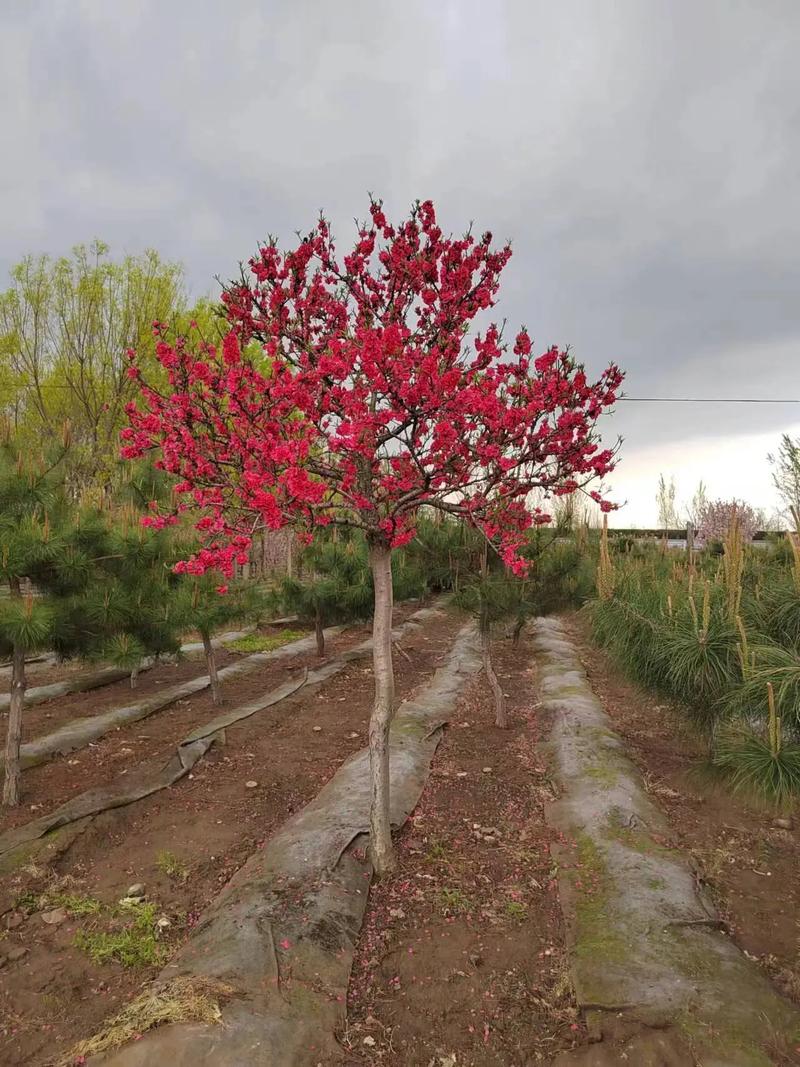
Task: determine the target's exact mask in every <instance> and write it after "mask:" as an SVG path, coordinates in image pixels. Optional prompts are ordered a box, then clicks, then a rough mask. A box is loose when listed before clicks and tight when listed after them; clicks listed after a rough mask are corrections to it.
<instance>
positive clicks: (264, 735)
mask: <svg viewBox="0 0 800 1067" xmlns="http://www.w3.org/2000/svg"><path fill="white" fill-rule="evenodd" d="M408 610H409V611H411V610H414V608H413V607H410V608H409V609H408ZM461 625H463V619H460V618H459V617H457V616H455V615H452V614H447V615H444V616H439V617H436V618H433V619H431V620H428V621H427V622H426V623H424V624H423V626H422V627H421V628H420V629H418V630H415V631H413V632H412V633H410V634H408V635H407V636H406V637H404V638H403V639H402V641H401V646H402V648H403V650H404V651H405V652H406V653H407V654H408V656H409V657H410V659H406V657H405V656H403V655H398V656H397V657H396V660H395V669H396V674H397V691H398V699H405V698H407V697H409V696H410V695H411V694H413V693H414V692H415V691H416V689H418V688H419V687H420V686H421V685H423V684H425V682H426V681H427V680H428V679H429V677H430V676H431V674H432V673H433V671H434V670H435V669H436V666H437V665H438V663H440V662H441V661H442V660H443V659H444V658H445V656H446V654H447V650H448V648H449V646H450V645H451V643H452V640H453V638H454V636H455V633H456V631H457V630H458V628H459V627H460V626H461ZM363 637H364V633H363V632H362V633H357V632H355V631H352V632H350V633H349V634H348V643H355V641H356V639H363ZM317 662H318V661H317ZM300 667H301V662H299V661H298V660H293V661H291V665H288V664H285V665H284V666H283V667H280V666H279V665H277V664H276V665H275V667H273V666H270V667H269V668H267V669H266V670H259V671H258V672H256V673H255V674H254V675H253V676H251V677H248V678H244V679H240V680H238V681H235V682H232V683H231V685H230V686H229V690H228V693H227V697H228V700H229V702H230V704H231V705H234V704H235V703H241V702H242V701H244V700H247V699H249V698H252V697H253V696H255V695H256V694H258V693H262V692H265V691H267V690H268V689H270V688H272V687H273V685H275V684H277V682H279V681H280V680H282V678H281V676H280V675H279V674H278V673H274V672H276V671H283V672H284V673H283V676H282V677H285V676H286V672H287V671H288V670H291V671H296V670H297V669H298V668H300ZM202 700H208V704H207V705H205V704H203V705H202V707H201V703H202V702H201V700H200V699H196V700H193V701H192V705H193V712H192V714H191V716H190V717H189V716H188V715H187V719H186V720H185V721H184V722H183V728H182V729H181V730H178V731H177V733H178V734H179V735H180V736H182V735H183V733H184V732H185V728H186V726H188V725H189V724H190V723H191V724H197V723H201V722H204V721H205V720H206V719H207V718H210V717H211V715H212V714H213V711H212V705H211V704H210V697H206V696H204V697H203V698H202ZM371 703H372V670H371V666H370V663H369V659H365V660H364V661H363V662H358V663H355V664H352V665H350V666H348V667H347V668H346V669H345V670H344V671H343V672H342V673H341V674H339V675H337V676H336V677H335V678H333V679H331V681H330V682H328V683H327V684H325V685H324V686H323V687H322V688H321V689H318V690H312V691H303V690H300V691H299V692H298V693H297V694H296V695H294V696H292V697H290V698H289V699H287V700H286V701H282V702H281V703H280V704H279V705H276V706H275V707H273V708H269V709H267V710H265V711H264V712H261V713H259V714H257V715H255V716H253V717H252V718H250V719H247V720H244V721H242V722H241V723H239V724H237V725H236V726H234V727H231V728H229V729H228V731H227V736H226V741H225V744H224V745H221V746H214V747H213V748H212V749H211V750H210V751H209V753H208V755H207V756H206V757H205V758H204V759H203V760H202V761H201V762H200V763H199V764H198V765H197V766H196V767H195V769H194V771H193V773H192V774H190V775H188V776H187V777H186V778H184V779H182V780H181V781H180V782H179V783H177V784H176V785H175V786H173V787H172V788H171V789H167V790H163V791H162V792H160V793H158V794H155V795H154V796H152V797H149V798H147V799H145V800H142V801H140V802H138V803H135V804H132V805H130V806H129V807H127V808H123V809H117V810H115V811H111V812H106V813H104V814H103V815H101V816H98V817H96V818H95V819H94V820H92V821H91V822H90V824H89V826H88V828H87V829H86V830H85V831H84V832H83V833H82V834H81V835H80V836H79V837H78V838H77V840H76V841H75V842H74V843H73V844H72V846H71V847H70V848H69V850H68V851H67V852H66V853H65V854H64V855H62V856H61V857H60V859H58V860H56V861H55V863H54V866H53V867H52V868H50V869H40V868H37V867H35V866H34V867H30V866H29V867H28V868H23V869H22V870H21V871H19V872H17V874H16V875H15V876H13V878H12V879H11V880H10V881H12V884H13V889H14V892H15V893H16V894H17V897H18V898H19V897H21V896H22V895H23V894H28V897H27V899H28V900H31V899H32V897H35V895H36V894H41V893H42V892H45V891H48V892H51V893H52V892H53V891H61V892H65V891H66V892H69V893H70V894H72V895H73V896H82V897H91V898H95V899H98V900H100V901H102V902H103V903H104V904H107V905H113V904H114V903H115V902H116V901H118V900H119V899H120V898H121V897H122V896H124V895H125V892H126V890H127V888H128V887H129V886H130V885H131V884H132V883H135V882H140V883H144V884H145V886H146V893H147V898H148V900H150V901H153V902H154V903H155V905H156V907H157V909H158V913H159V915H161V914H163V915H164V916H166V917H167V918H168V919H169V920H170V924H171V925H170V927H169V930H168V932H167V935H166V939H165V943H164V948H165V954H167V953H169V952H170V951H172V950H174V949H175V948H176V947H177V946H178V945H179V944H180V943H181V941H182V940H183V939H184V938H185V937H186V936H187V934H188V932H189V931H190V930H191V928H192V926H193V925H194V924H195V923H196V921H197V918H198V916H199V914H200V913H201V912H202V911H203V909H205V908H206V907H207V906H208V904H209V903H210V902H211V901H212V900H213V899H214V898H215V896H216V895H217V893H218V892H219V890H220V889H221V888H222V887H223V886H224V885H225V883H226V882H227V881H228V880H229V879H230V877H231V875H232V874H233V873H234V872H235V871H236V870H237V869H238V868H239V867H240V866H241V864H242V863H243V862H244V861H245V860H246V859H247V857H248V856H249V855H250V854H251V853H252V852H253V851H254V850H255V849H257V848H259V847H261V846H263V844H264V842H265V841H266V839H267V838H268V837H269V835H270V834H271V833H272V832H273V831H274V830H275V829H276V828H277V827H278V826H279V825H280V824H281V822H282V821H283V820H284V819H286V817H287V816H288V815H289V814H290V813H291V812H293V811H295V810H296V809H297V808H299V807H301V806H302V805H304V804H305V803H307V802H308V801H309V800H310V799H311V798H312V797H313V796H314V795H315V794H316V793H317V792H318V791H319V789H320V788H321V786H322V785H323V784H324V783H325V782H326V781H327V780H328V779H329V778H330V777H331V776H332V775H333V774H334V772H335V771H336V770H337V768H338V767H339V765H340V764H341V763H342V762H343V761H344V760H345V759H346V758H347V757H348V756H350V755H351V754H352V753H353V752H354V751H356V750H358V749H359V748H361V747H363V746H364V745H365V744H366V737H367V721H368V717H369V712H370V708H371ZM184 714H185V709H180V711H179V715H184ZM166 723H167V717H165V716H164V713H158V714H156V715H155V716H154V717H153V718H152V719H149V720H146V721H145V722H142V723H138V724H134V727H133V728H132V729H131V730H130V731H128V730H127V729H126V730H124V731H119V732H117V733H115V734H113V735H110V736H109V737H108V738H105V739H103V741H102V742H101V743H100V744H99V745H98V746H97V747H93V748H91V750H89V751H86V750H85V751H84V752H83V753H76V754H75V755H77V756H78V757H80V758H81V763H80V765H79V766H78V768H75V767H73V766H70V765H69V763H68V762H67V761H66V760H59V761H56V763H54V764H50V765H47V766H46V767H43V768H36V769H34V770H32V771H28V772H26V773H25V786H26V789H27V790H29V796H32V795H35V793H36V791H37V789H38V790H39V798H40V801H41V802H42V803H43V804H46V805H47V806H51V805H52V804H54V803H56V792H55V791H56V790H58V789H60V790H62V791H63V793H65V794H66V793H69V790H70V789H74V791H78V790H83V789H86V788H88V787H90V786H92V785H95V784H99V783H100V782H102V781H107V780H109V778H110V777H113V776H114V774H115V773H119V772H118V771H115V770H113V767H114V763H115V760H116V767H117V768H118V767H119V762H120V760H121V756H120V750H121V749H122V748H132V747H133V746H132V738H131V736H130V734H133V737H134V738H138V740H139V741H141V742H142V744H141V745H138V744H137V745H136V748H135V750H134V752H133V753H131V754H130V755H128V756H126V757H125V758H127V759H129V760H131V761H133V762H138V761H139V760H141V758H142V754H143V753H150V754H151V756H152V758H156V756H157V753H158V751H159V750H163V751H164V755H165V757H166V754H167V751H166V750H167V748H168V745H167V737H166V734H165V735H163V736H162V735H161V734H160V733H159V735H158V736H159V738H160V742H159V744H158V745H152V744H151V742H153V741H154V740H155V737H156V730H158V731H160V730H161V729H162V728H163V729H165V730H166V728H167V727H166ZM140 735H145V736H143V737H142V736H140ZM149 735H152V736H149ZM170 739H171V735H170ZM115 746H116V756H115V755H114V753H115ZM100 750H101V751H102V752H103V753H104V755H103V756H102V758H101V755H100ZM37 771H42V772H44V773H43V774H42V776H41V777H40V778H39V779H36V780H35V778H34V776H35V775H36V773H37ZM48 771H49V772H50V776H51V777H48V776H47V772H48ZM70 775H72V777H73V778H74V779H77V782H75V783H74V784H72V785H71V784H70ZM28 776H30V777H28ZM253 782H254V783H256V784H255V785H254V786H252V787H251V786H249V785H248V783H253ZM62 799H63V796H62ZM18 916H21V917H22V922H20V923H19V925H14V924H15V923H18V922H19V919H18V918H17V917H18ZM9 921H10V922H11V924H12V928H11V929H8V930H7V931H6V933H5V937H4V939H3V940H2V942H0V953H7V952H8V950H9V948H20V947H21V948H26V949H27V950H28V952H27V954H26V955H25V956H24V958H22V959H21V960H18V961H14V962H8V963H7V964H6V965H5V966H4V967H3V969H2V971H0V1064H8V1065H11V1064H13V1065H15V1067H28V1065H31V1067H33V1065H39V1067H43V1065H45V1064H48V1063H50V1062H51V1061H53V1060H54V1059H57V1058H58V1057H59V1055H61V1056H63V1054H64V1052H65V1050H67V1049H69V1048H70V1047H71V1046H72V1045H73V1044H74V1043H75V1041H77V1040H79V1039H80V1038H84V1037H87V1036H89V1035H90V1034H91V1033H92V1032H93V1031H94V1030H96V1029H97V1027H98V1026H99V1024H100V1023H101V1022H102V1021H103V1020H104V1019H105V1018H106V1017H107V1016H109V1015H110V1014H112V1013H113V1012H114V1011H116V1010H118V1009H119V1007H120V1006H121V1005H122V1004H124V1003H127V1002H128V1001H129V1000H130V999H131V998H132V997H133V996H135V995H136V993H137V992H138V991H139V990H140V988H141V987H142V986H143V985H145V984H146V983H147V982H148V981H150V980H152V978H153V977H154V975H155V974H156V973H157V971H158V970H159V969H160V966H161V965H162V964H163V960H162V961H161V962H160V963H159V964H154V965H153V966H145V967H131V968H127V969H126V968H124V967H122V966H121V965H120V964H117V963H113V962H112V963H107V964H101V965H98V964H94V963H92V962H91V961H90V960H89V958H88V957H87V956H86V955H85V954H84V953H83V952H81V951H80V950H79V949H78V948H77V947H76V946H75V944H74V941H75V935H76V931H77V930H78V929H88V930H91V929H93V928H96V929H101V930H104V929H108V928H109V927H108V919H107V918H106V917H105V916H104V915H101V916H100V917H92V916H89V917H85V918H82V919H81V918H74V917H72V916H68V917H67V919H66V920H65V921H64V922H62V923H61V924H60V925H56V926H49V925H47V924H45V923H44V922H43V920H42V918H41V914H40V913H37V912H34V913H32V914H27V911H26V909H25V908H22V907H20V908H18V909H17V911H16V912H9V913H7V914H6V915H5V917H4V919H3V920H2V924H0V925H7V924H8V923H9Z"/></svg>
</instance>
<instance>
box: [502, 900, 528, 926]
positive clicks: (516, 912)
mask: <svg viewBox="0 0 800 1067" xmlns="http://www.w3.org/2000/svg"><path fill="white" fill-rule="evenodd" d="M506 915H507V916H508V917H509V919H513V920H514V921H516V922H522V920H523V919H525V918H526V917H527V915H528V905H527V904H523V903H522V901H520V900H507V901H506Z"/></svg>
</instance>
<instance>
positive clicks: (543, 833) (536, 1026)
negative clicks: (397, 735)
mask: <svg viewBox="0 0 800 1067" xmlns="http://www.w3.org/2000/svg"><path fill="white" fill-rule="evenodd" d="M493 658H494V662H495V666H496V670H497V674H498V676H499V678H500V681H501V684H502V686H503V690H504V692H506V693H507V694H508V710H509V715H510V727H509V728H508V729H507V730H499V729H497V728H496V727H495V726H494V725H493V713H492V710H491V709H492V699H491V694H490V691H489V687H488V684H487V682H486V680H485V677H484V676H483V674H480V675H478V676H477V677H476V679H475V680H474V682H473V683H472V684H471V686H470V689H469V691H468V692H467V694H466V695H465V698H464V700H463V702H462V704H461V706H460V709H459V712H458V714H457V716H456V717H455V718H454V721H453V723H452V724H451V726H450V727H448V729H447V731H446V734H445V737H444V739H443V741H442V743H441V745H440V746H439V750H438V753H437V757H436V760H435V763H434V767H433V772H432V776H431V778H430V780H429V782H428V786H427V787H426V790H425V793H424V795H423V798H422V801H421V803H420V805H419V806H418V808H417V810H416V812H415V814H414V815H413V817H412V819H411V820H410V821H409V823H408V824H407V827H406V829H405V830H404V831H403V833H402V834H401V835H400V837H399V839H398V858H399V869H398V871H397V873H396V876H395V877H393V878H392V879H391V880H390V881H387V882H386V883H383V884H381V883H379V884H377V885H375V886H373V889H372V891H371V895H370V901H369V904H368V908H367V915H366V919H365V923H364V926H363V929H362V935H361V939H360V943H359V947H358V951H357V955H356V959H355V963H354V967H353V974H352V979H351V985H350V991H349V996H348V1026H347V1029H346V1030H345V1032H344V1033H342V1034H341V1035H340V1042H341V1044H342V1046H343V1047H344V1049H345V1050H348V1051H349V1054H350V1056H349V1059H348V1060H347V1062H348V1063H352V1064H353V1065H362V1064H382V1065H387V1067H431V1065H433V1067H440V1065H441V1067H450V1065H455V1064H458V1067H493V1065H496V1067H500V1065H502V1067H528V1065H532V1064H541V1063H549V1062H550V1061H551V1059H552V1057H553V1056H554V1055H555V1054H556V1053H557V1052H559V1051H560V1050H564V1049H569V1048H573V1047H575V1046H576V1045H578V1044H581V1043H583V1042H584V1041H585V1040H586V1035H585V1031H584V1029H583V1027H582V1025H581V1024H580V1022H579V1020H578V1018H577V1013H576V1010H575V1007H574V1005H573V1002H572V996H571V990H570V987H569V981H568V979H567V972H566V962H565V954H564V947H563V931H562V924H561V914H560V910H559V905H558V897H557V894H556V890H555V883H554V881H553V871H552V863H551V859H550V855H549V847H550V844H551V842H552V841H553V839H554V834H553V833H552V831H551V830H549V829H548V827H547V826H546V825H545V821H544V812H543V805H544V803H545V802H546V801H547V800H548V799H551V798H552V794H551V791H550V787H549V784H548V774H547V770H546V768H545V767H544V766H542V765H541V764H540V762H539V760H538V758H537V755H536V751H535V746H536V744H537V741H538V739H539V736H540V734H541V733H542V732H543V731H544V730H545V729H546V726H547V724H546V723H543V722H542V721H540V716H539V715H538V714H537V710H536V704H535V695H534V694H535V688H534V682H535V674H534V670H533V668H532V663H533V653H532V651H531V648H530V646H529V645H528V643H527V642H526V640H525V638H523V639H522V641H521V643H520V646H519V647H518V648H514V647H512V646H511V643H510V642H509V641H502V642H496V652H495V654H494V657H493ZM479 827H480V829H478V828H479Z"/></svg>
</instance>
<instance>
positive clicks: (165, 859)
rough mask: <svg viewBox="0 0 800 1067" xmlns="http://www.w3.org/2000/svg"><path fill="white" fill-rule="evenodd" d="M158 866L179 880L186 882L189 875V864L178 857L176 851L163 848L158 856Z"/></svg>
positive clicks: (162, 871) (168, 875) (169, 876)
mask: <svg viewBox="0 0 800 1067" xmlns="http://www.w3.org/2000/svg"><path fill="white" fill-rule="evenodd" d="M156 868H157V869H158V870H159V871H161V873H162V874H165V875H166V876H167V878H172V879H174V880H175V881H178V882H185V881H186V879H187V878H188V877H189V866H188V864H186V863H184V862H183V860H180V859H178V857H177V856H176V855H175V853H174V852H169V851H168V850H166V849H165V850H163V851H161V852H159V853H158V855H157V856H156Z"/></svg>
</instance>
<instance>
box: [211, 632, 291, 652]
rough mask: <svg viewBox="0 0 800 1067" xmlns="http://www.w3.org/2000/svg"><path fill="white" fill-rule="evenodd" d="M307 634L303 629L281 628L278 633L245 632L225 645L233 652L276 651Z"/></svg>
mask: <svg viewBox="0 0 800 1067" xmlns="http://www.w3.org/2000/svg"><path fill="white" fill-rule="evenodd" d="M305 636H306V634H304V633H303V631H302V630H281V631H280V633H277V634H266V633H261V632H260V631H256V632H255V633H252V634H245V636H244V637H238V638H237V639H236V640H235V641H231V642H230V644H227V645H226V646H225V647H226V648H228V649H230V650H231V652H247V653H253V652H274V650H275V649H276V648H280V647H281V645H287V644H288V643H289V642H290V641H297V640H298V639H299V638H301V637H305Z"/></svg>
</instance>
